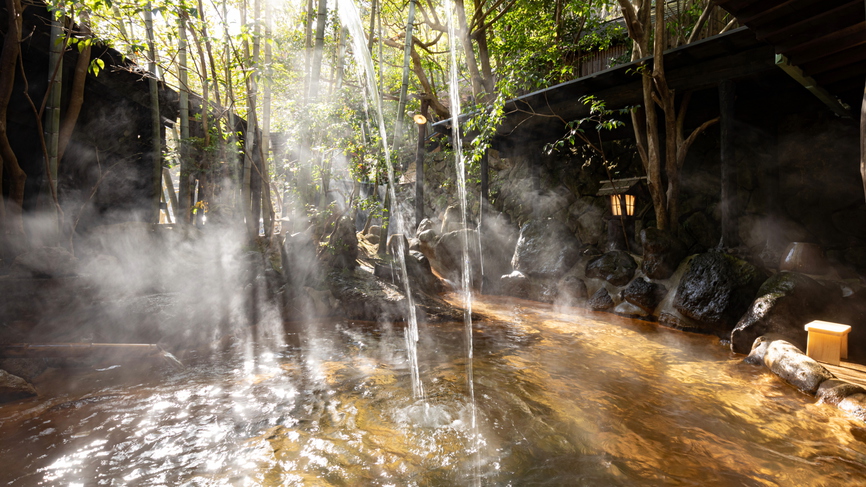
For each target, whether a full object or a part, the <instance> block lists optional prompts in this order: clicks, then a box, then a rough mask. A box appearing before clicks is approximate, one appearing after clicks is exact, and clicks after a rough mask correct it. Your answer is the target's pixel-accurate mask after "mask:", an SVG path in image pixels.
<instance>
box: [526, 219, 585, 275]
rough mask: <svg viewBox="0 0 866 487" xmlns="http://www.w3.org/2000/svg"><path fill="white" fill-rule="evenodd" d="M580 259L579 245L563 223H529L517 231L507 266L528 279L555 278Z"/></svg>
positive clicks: (552, 221)
mask: <svg viewBox="0 0 866 487" xmlns="http://www.w3.org/2000/svg"><path fill="white" fill-rule="evenodd" d="M579 258H580V241H579V240H578V239H577V237H575V236H574V234H573V233H572V232H571V230H569V229H568V227H567V226H565V224H564V223H562V222H560V221H558V220H554V219H551V218H547V219H539V220H532V221H530V222H529V223H526V224H525V225H523V227H522V228H521V229H520V236H519V237H518V239H517V245H516V247H515V249H514V256H513V257H512V258H511V266H512V268H514V270H518V271H520V272H522V273H524V274H526V275H528V276H538V277H550V278H559V277H561V276H562V275H564V274H565V273H566V272H567V271H568V270H569V269H571V267H572V266H573V265H574V264H575V263H576V262H577V260H578V259H579Z"/></svg>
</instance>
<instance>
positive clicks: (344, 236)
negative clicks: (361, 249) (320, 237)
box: [318, 216, 358, 269]
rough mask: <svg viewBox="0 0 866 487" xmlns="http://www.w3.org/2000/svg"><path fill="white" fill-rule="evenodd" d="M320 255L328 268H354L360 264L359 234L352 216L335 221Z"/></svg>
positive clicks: (320, 250) (320, 258) (320, 249)
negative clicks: (356, 232) (358, 261)
mask: <svg viewBox="0 0 866 487" xmlns="http://www.w3.org/2000/svg"><path fill="white" fill-rule="evenodd" d="M318 255H319V260H320V261H321V262H322V264H323V265H324V266H325V268H328V269H354V268H355V267H356V266H357V265H358V263H357V259H358V236H357V235H356V234H355V223H354V222H353V221H352V219H351V218H349V217H347V216H343V217H341V218H340V219H338V220H337V221H336V222H334V228H333V229H331V231H330V233H328V234H327V236H326V237H325V242H324V245H322V246H321V247H320V248H319V254H318Z"/></svg>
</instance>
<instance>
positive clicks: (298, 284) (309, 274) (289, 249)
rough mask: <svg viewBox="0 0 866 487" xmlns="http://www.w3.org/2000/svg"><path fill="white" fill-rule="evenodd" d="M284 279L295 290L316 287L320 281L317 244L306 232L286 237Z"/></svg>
mask: <svg viewBox="0 0 866 487" xmlns="http://www.w3.org/2000/svg"><path fill="white" fill-rule="evenodd" d="M282 260H283V277H284V279H285V280H286V283H287V284H288V285H289V287H290V288H291V289H293V290H300V289H302V288H304V287H308V286H314V285H315V284H316V283H317V282H318V281H319V266H318V260H317V259H316V244H315V242H313V239H312V237H311V236H310V234H308V233H306V232H300V233H295V234H292V235H286V239H285V241H284V242H283V254H282Z"/></svg>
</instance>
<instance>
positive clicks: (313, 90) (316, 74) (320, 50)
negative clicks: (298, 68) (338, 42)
mask: <svg viewBox="0 0 866 487" xmlns="http://www.w3.org/2000/svg"><path fill="white" fill-rule="evenodd" d="M327 21H328V0H319V13H318V20H317V22H316V46H315V48H314V49H313V65H312V72H311V73H310V100H313V101H315V100H316V98H318V96H319V84H320V83H319V80H320V78H321V76H322V58H323V54H324V50H325V25H326V24H327Z"/></svg>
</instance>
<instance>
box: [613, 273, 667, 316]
mask: <svg viewBox="0 0 866 487" xmlns="http://www.w3.org/2000/svg"><path fill="white" fill-rule="evenodd" d="M667 292H668V290H667V288H666V287H664V286H663V285H661V284H656V283H654V282H652V281H648V280H646V279H645V278H643V277H639V278H637V279H635V280H633V281H632V282H631V283H630V284H629V285H628V287H626V288H625V289H623V291H622V298H623V299H624V300H626V301H628V302H629V303H631V304H633V305H635V306H637V307H639V308H640V309H642V310H644V311H646V312H647V313H648V314H653V312H654V311H655V309H656V308H657V307H658V305H659V304H660V303H661V302H662V300H663V299H664V298H665V295H666V294H667Z"/></svg>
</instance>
